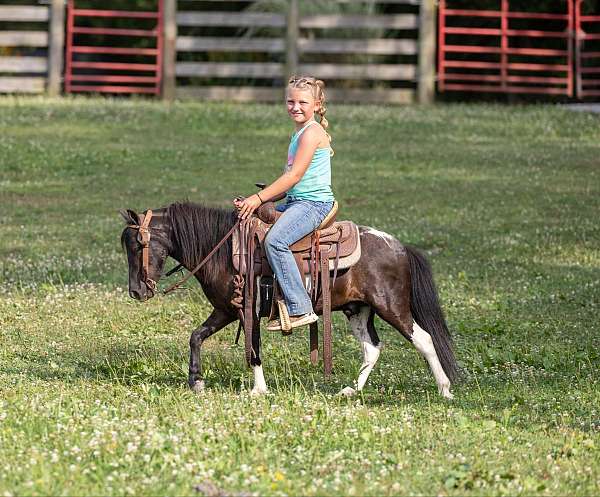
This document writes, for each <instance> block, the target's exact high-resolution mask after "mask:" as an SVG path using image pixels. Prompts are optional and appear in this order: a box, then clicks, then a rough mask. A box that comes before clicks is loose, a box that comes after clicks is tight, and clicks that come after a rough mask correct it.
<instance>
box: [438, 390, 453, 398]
mask: <svg viewBox="0 0 600 497" xmlns="http://www.w3.org/2000/svg"><path fill="white" fill-rule="evenodd" d="M440 394H441V395H442V397H444V398H445V399H448V400H452V399H453V398H454V395H453V394H452V392H450V387H443V388H442V389H441V390H440Z"/></svg>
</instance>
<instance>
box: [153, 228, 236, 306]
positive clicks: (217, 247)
mask: <svg viewBox="0 0 600 497" xmlns="http://www.w3.org/2000/svg"><path fill="white" fill-rule="evenodd" d="M239 224H240V220H239V219H238V220H237V221H236V222H235V224H234V225H233V226H232V228H231V229H230V230H229V231H228V232H227V234H226V235H225V236H224V237H223V238H221V241H220V242H219V243H217V244H216V245H215V247H214V248H213V249H212V250H211V251H210V252H209V253H208V255H207V256H206V257H205V258H204V259H202V261H201V262H200V263H199V264H198V265H197V266H196V267H195V268H194V269H192V270H191V271H190V273H189V274H188V275H187V276H186V277H185V278H183V279H182V280H180V281H178V282H177V283H175V284H173V285H171V286H170V287H169V288H167V289H166V290H163V295H167V294H168V293H171V292H172V291H173V290H176V289H177V288H179V287H180V286H181V285H183V284H184V283H185V282H186V281H187V280H189V279H190V278H191V277H192V276H193V275H194V274H196V273H197V272H198V271H199V270H200V268H201V267H202V266H204V264H206V262H207V261H208V259H210V257H211V256H212V255H213V254H214V253H215V252H216V251H217V250H219V248H220V247H221V245H223V244H224V243H225V242H226V241H227V239H228V238H229V237H230V236H231V235H233V232H234V231H235V229H236V228H237V227H238V226H239Z"/></svg>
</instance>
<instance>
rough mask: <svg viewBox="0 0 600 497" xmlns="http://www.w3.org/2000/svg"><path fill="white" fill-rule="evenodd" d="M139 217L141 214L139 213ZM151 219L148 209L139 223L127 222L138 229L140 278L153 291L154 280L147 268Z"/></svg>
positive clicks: (154, 289) (130, 226) (129, 225)
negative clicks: (140, 260)
mask: <svg viewBox="0 0 600 497" xmlns="http://www.w3.org/2000/svg"><path fill="white" fill-rule="evenodd" d="M140 218H141V215H140ZM151 220H152V211H151V210H150V209H148V210H147V211H146V214H145V215H144V219H143V221H142V222H141V224H128V225H127V226H128V227H129V228H134V229H137V230H138V237H137V239H138V241H139V242H140V245H141V246H142V280H143V281H144V283H145V284H146V286H147V287H148V288H149V289H150V290H151V291H152V292H153V293H154V292H155V291H156V281H154V280H153V279H152V278H150V277H149V276H148V268H149V260H150V255H149V244H150V221H151Z"/></svg>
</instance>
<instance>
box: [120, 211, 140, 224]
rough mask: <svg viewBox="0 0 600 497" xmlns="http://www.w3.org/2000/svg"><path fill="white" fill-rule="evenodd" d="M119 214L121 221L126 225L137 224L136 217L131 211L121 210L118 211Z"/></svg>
mask: <svg viewBox="0 0 600 497" xmlns="http://www.w3.org/2000/svg"><path fill="white" fill-rule="evenodd" d="M119 214H121V216H122V217H123V219H125V222H126V223H127V224H138V222H139V221H138V215H137V214H136V213H135V212H134V211H132V210H131V209H127V210H125V209H121V210H120V211H119Z"/></svg>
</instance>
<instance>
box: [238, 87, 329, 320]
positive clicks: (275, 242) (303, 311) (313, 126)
mask: <svg viewBox="0 0 600 497" xmlns="http://www.w3.org/2000/svg"><path fill="white" fill-rule="evenodd" d="M324 87H325V84H324V83H323V81H321V80H319V79H315V78H312V77H292V78H290V80H289V81H288V86H287V91H286V103H287V111H288V115H289V116H290V118H291V119H292V121H293V122H294V124H295V127H296V132H295V133H294V134H293V135H292V139H291V141H290V145H289V148H288V159H287V164H286V166H285V169H284V172H283V174H282V175H281V176H280V177H279V178H277V179H276V180H275V181H274V182H273V183H271V184H270V185H268V186H267V187H266V188H264V189H263V190H261V191H260V192H259V193H255V194H254V195H251V196H250V197H248V198H246V199H244V200H242V201H234V205H235V207H236V208H237V209H238V211H239V217H240V218H241V219H246V218H247V217H248V216H250V215H251V214H252V213H253V212H254V211H255V210H256V209H257V208H258V207H259V206H260V205H261V204H262V203H263V202H266V201H268V200H272V201H276V200H280V199H282V198H284V197H285V198H286V202H285V204H283V205H279V206H278V207H277V210H278V211H281V212H283V214H282V215H281V217H279V219H278V220H277V222H276V223H275V224H274V225H273V226H272V228H271V229H270V230H269V232H268V234H267V236H266V238H265V251H266V254H267V259H268V260H269V264H270V265H271V268H272V269H273V272H274V273H275V277H276V278H277V281H278V283H279V287H280V288H281V291H282V293H283V296H284V299H285V303H286V307H287V310H288V314H289V316H290V322H291V327H292V328H297V327H298V326H304V325H307V324H310V323H313V322H315V321H317V319H318V318H317V315H316V314H315V313H314V312H313V308H312V303H311V301H310V298H309V296H308V292H307V291H306V289H305V287H304V284H303V282H302V276H301V275H300V271H299V270H298V266H297V265H296V261H295V260H294V256H293V255H292V252H291V250H290V245H292V244H293V243H295V242H297V241H298V240H300V239H301V238H303V237H305V236H306V235H308V234H309V233H311V232H312V231H314V230H315V229H316V228H317V227H318V226H319V225H320V224H321V221H323V219H324V218H325V216H327V214H328V213H329V211H331V208H332V207H333V201H334V196H333V192H332V191H331V161H330V159H331V155H332V150H331V147H330V142H331V137H330V136H329V134H328V133H327V132H326V131H325V130H326V129H327V127H328V122H327V119H325V112H326V110H327V109H326V108H325V92H324ZM316 116H318V119H316ZM267 329H269V330H278V329H281V323H280V322H279V321H275V322H272V323H269V324H268V325H267Z"/></svg>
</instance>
